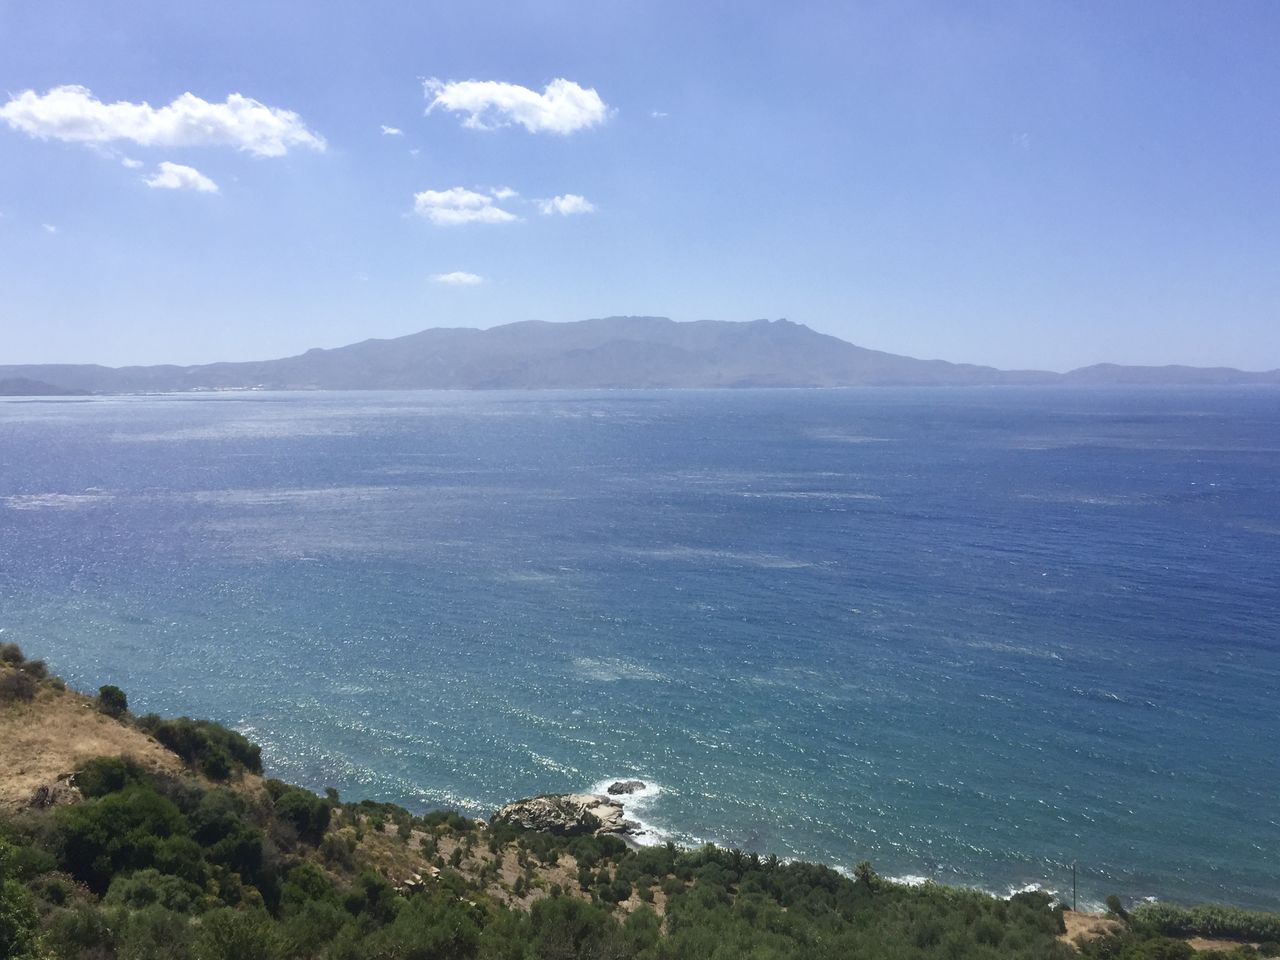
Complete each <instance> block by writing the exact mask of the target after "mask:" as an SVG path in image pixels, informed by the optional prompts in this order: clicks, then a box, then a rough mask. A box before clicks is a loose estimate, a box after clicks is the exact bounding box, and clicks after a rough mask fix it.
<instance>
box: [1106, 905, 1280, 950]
mask: <svg viewBox="0 0 1280 960" xmlns="http://www.w3.org/2000/svg"><path fill="white" fill-rule="evenodd" d="M1131 916H1132V918H1133V922H1134V924H1135V925H1138V926H1141V927H1144V928H1147V929H1150V930H1154V931H1156V932H1158V933H1162V934H1164V935H1166V936H1170V937H1207V938H1210V939H1214V938H1225V939H1230V940H1271V941H1276V940H1280V913H1267V912H1263V911H1260V910H1242V909H1240V908H1239V907H1227V906H1220V905H1218V904H1204V905H1201V906H1198V907H1178V906H1174V905H1173V904H1171V903H1144V904H1141V905H1140V906H1138V907H1135V908H1134V909H1133V910H1132V911H1131Z"/></svg>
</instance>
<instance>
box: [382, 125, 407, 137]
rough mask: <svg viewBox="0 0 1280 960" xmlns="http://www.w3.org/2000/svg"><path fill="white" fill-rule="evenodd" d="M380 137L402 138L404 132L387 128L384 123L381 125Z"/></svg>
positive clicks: (397, 128) (394, 128)
mask: <svg viewBox="0 0 1280 960" xmlns="http://www.w3.org/2000/svg"><path fill="white" fill-rule="evenodd" d="M382 135H383V136H384V137H403V136H404V131H403V130H401V129H400V128H399V127H388V126H387V125H386V124H385V123H384V124H383V125H382Z"/></svg>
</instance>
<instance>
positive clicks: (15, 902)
mask: <svg viewBox="0 0 1280 960" xmlns="http://www.w3.org/2000/svg"><path fill="white" fill-rule="evenodd" d="M38 922H39V915H38V914H37V913H36V906H35V902H34V901H33V900H32V897H31V894H29V893H28V892H27V891H26V889H25V888H24V887H23V886H22V884H20V883H18V881H17V880H3V881H0V957H5V958H7V960H27V958H31V960H36V958H38V957H39V955H40V954H39V949H38V948H39V942H38V940H37V936H36V928H37V924H38Z"/></svg>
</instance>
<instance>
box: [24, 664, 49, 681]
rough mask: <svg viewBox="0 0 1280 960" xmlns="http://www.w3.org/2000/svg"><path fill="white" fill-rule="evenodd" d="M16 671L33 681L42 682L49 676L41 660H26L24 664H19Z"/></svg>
mask: <svg viewBox="0 0 1280 960" xmlns="http://www.w3.org/2000/svg"><path fill="white" fill-rule="evenodd" d="M18 669H19V670H21V671H22V672H23V673H25V674H27V675H28V676H29V677H31V678H32V679H34V680H43V679H44V678H45V677H47V676H49V668H48V667H47V666H45V663H44V661H43V660H28V661H27V662H26V663H22V664H19V665H18Z"/></svg>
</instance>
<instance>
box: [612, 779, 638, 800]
mask: <svg viewBox="0 0 1280 960" xmlns="http://www.w3.org/2000/svg"><path fill="white" fill-rule="evenodd" d="M646 786H647V784H646V783H645V782H644V781H643V780H615V781H613V783H611V784H609V786H608V787H606V788H605V792H606V793H608V794H609V795H610V796H614V797H617V796H624V795H626V794H630V793H635V792H636V791H637V790H643V789H644V788H645V787H646Z"/></svg>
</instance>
